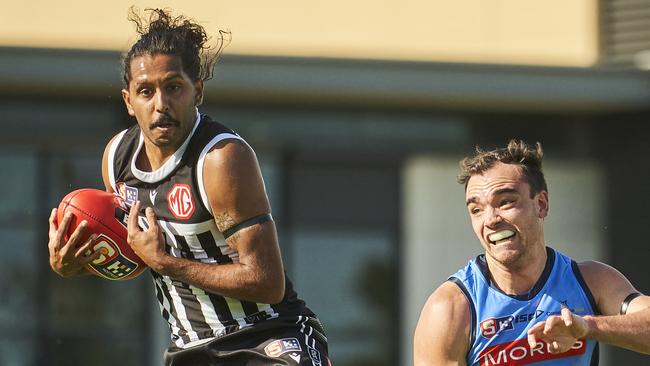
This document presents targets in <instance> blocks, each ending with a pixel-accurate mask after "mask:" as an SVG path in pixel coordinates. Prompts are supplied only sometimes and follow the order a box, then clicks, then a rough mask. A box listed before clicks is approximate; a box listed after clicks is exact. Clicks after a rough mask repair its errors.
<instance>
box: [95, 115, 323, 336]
mask: <svg viewBox="0 0 650 366" xmlns="http://www.w3.org/2000/svg"><path fill="white" fill-rule="evenodd" d="M143 139H144V137H143V136H142V133H141V132H140V128H139V126H138V125H137V124H136V125H134V126H132V127H131V128H129V129H127V130H124V131H122V132H121V133H119V134H118V135H117V136H116V138H115V139H114V140H113V142H112V143H111V145H110V147H109V154H108V177H109V180H110V184H111V186H112V188H113V190H114V192H117V193H118V194H120V195H122V196H123V197H124V198H125V200H126V202H127V204H133V203H135V201H136V200H139V201H141V202H142V204H143V206H144V207H147V206H149V207H153V208H154V210H155V212H156V216H157V218H158V224H159V225H160V227H161V228H162V230H163V233H164V236H165V240H166V249H167V251H168V253H170V254H171V255H173V256H175V257H179V258H187V259H191V260H196V261H201V262H204V263H214V264H216V265H219V264H224V263H233V262H235V263H236V262H237V261H238V260H239V257H238V254H237V252H235V251H234V250H233V249H232V248H230V247H229V246H228V245H227V244H226V242H225V240H224V238H223V235H222V234H221V233H220V232H219V230H218V229H217V226H216V224H215V221H214V218H213V216H212V212H211V208H210V205H209V202H208V198H207V195H206V192H205V188H204V186H203V163H204V159H205V156H206V154H207V153H208V152H209V151H210V150H211V148H212V147H214V145H215V144H217V143H218V142H219V141H222V140H224V139H239V140H242V139H241V137H240V136H239V135H237V134H236V133H234V132H233V131H232V130H230V129H229V128H227V127H225V126H223V125H221V124H219V123H217V122H215V121H212V120H211V119H210V118H209V117H208V116H205V115H199V114H198V112H197V120H196V123H195V125H194V129H193V130H192V132H191V133H190V135H189V136H188V138H187V139H186V140H185V142H184V143H183V145H182V146H181V147H180V148H179V149H178V150H177V151H176V153H175V154H174V155H173V156H172V157H170V158H169V159H168V160H167V161H166V162H165V164H164V165H163V166H162V167H160V168H159V169H157V170H156V171H153V172H146V171H142V170H140V169H138V168H137V167H136V165H135V160H136V159H135V157H136V156H137V155H138V153H139V152H140V150H141V149H142V146H143ZM242 141H243V140H242ZM139 221H140V225H142V226H143V227H144V226H146V225H147V224H146V219H145V217H144V215H143V214H142V213H141V214H140V218H139ZM151 274H152V276H153V280H154V284H155V288H156V297H157V298H158V302H159V303H160V310H161V312H162V316H163V318H165V320H166V321H167V322H168V323H169V327H170V329H171V333H172V342H173V343H174V344H175V345H176V346H178V347H180V348H186V347H189V346H192V345H195V344H199V343H201V342H204V341H207V340H209V339H212V338H214V337H219V336H223V335H225V334H229V333H232V332H234V331H237V330H239V329H243V328H247V327H251V326H254V325H255V324H256V323H259V322H263V321H266V320H269V319H275V318H279V317H285V316H289V317H291V316H293V317H296V316H301V315H302V316H314V314H313V313H312V312H311V311H310V310H309V309H308V308H307V307H306V306H305V303H304V302H303V301H302V300H300V299H298V298H297V295H296V293H295V291H294V290H293V286H292V284H291V282H290V281H289V279H288V278H287V277H286V276H285V279H286V280H285V281H286V284H285V288H286V292H285V296H284V299H283V300H282V302H280V303H279V304H275V305H269V304H260V303H253V302H248V301H240V300H237V299H233V298H229V297H225V296H220V295H217V294H213V293H208V292H206V291H204V290H203V289H201V288H198V287H195V286H192V285H189V284H186V283H183V282H180V281H176V280H174V279H173V278H170V277H168V276H162V275H160V274H158V273H156V272H154V271H151Z"/></svg>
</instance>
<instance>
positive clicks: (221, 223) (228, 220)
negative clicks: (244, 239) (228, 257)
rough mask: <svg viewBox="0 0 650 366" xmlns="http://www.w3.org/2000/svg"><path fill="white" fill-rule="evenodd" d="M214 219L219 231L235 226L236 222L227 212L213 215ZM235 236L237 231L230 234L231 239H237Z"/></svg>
mask: <svg viewBox="0 0 650 366" xmlns="http://www.w3.org/2000/svg"><path fill="white" fill-rule="evenodd" d="M214 221H215V222H216V223H217V229H219V231H220V232H222V233H223V232H224V231H226V230H228V229H230V228H231V227H233V226H235V224H236V223H235V220H234V219H233V218H232V216H230V215H228V213H227V212H224V213H220V214H217V215H216V216H215V217H214ZM237 237H238V235H237V233H235V234H234V235H232V236H231V238H232V239H237Z"/></svg>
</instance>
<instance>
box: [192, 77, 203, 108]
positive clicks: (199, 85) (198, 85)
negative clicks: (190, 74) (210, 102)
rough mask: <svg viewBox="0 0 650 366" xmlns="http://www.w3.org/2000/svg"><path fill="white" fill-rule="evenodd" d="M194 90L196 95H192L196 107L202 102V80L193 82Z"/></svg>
mask: <svg viewBox="0 0 650 366" xmlns="http://www.w3.org/2000/svg"><path fill="white" fill-rule="evenodd" d="M194 90H196V95H195V96H194V106H195V107H198V106H200V105H201V103H203V80H198V81H196V82H195V83H194Z"/></svg>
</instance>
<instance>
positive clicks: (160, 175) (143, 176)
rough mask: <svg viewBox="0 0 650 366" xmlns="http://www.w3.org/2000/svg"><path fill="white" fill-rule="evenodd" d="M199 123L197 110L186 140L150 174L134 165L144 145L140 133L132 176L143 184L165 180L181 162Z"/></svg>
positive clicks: (132, 164) (132, 163) (199, 117)
mask: <svg viewBox="0 0 650 366" xmlns="http://www.w3.org/2000/svg"><path fill="white" fill-rule="evenodd" d="M200 123H201V115H200V114H199V111H198V110H197V111H196V120H195V121H194V127H193V128H192V132H190V134H189V135H188V136H187V138H186V139H185V141H184V142H183V144H182V145H181V146H180V147H179V148H178V150H176V152H174V155H172V156H170V157H169V158H168V159H167V161H165V163H164V164H163V165H162V166H161V167H160V168H158V169H156V170H154V171H152V172H145V171H144V170H140V169H138V167H137V166H136V165H135V162H136V160H137V157H138V155H139V154H140V150H142V146H143V145H144V135H143V134H142V131H140V139H139V140H138V148H137V149H136V150H135V153H134V154H133V159H132V160H131V172H132V173H133V176H135V177H136V178H138V179H139V180H141V181H143V182H145V183H157V182H160V181H161V180H163V179H164V178H166V177H167V176H168V175H169V174H171V172H173V171H174V169H175V168H176V167H177V166H178V164H179V163H180V162H181V159H182V158H183V154H184V153H185V150H186V149H187V146H188V145H189V143H190V139H192V136H194V132H195V131H196V128H197V127H199V124H200Z"/></svg>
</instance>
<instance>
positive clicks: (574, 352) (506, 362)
mask: <svg viewBox="0 0 650 366" xmlns="http://www.w3.org/2000/svg"><path fill="white" fill-rule="evenodd" d="M586 350H587V342H585V340H584V339H579V340H578V341H576V343H575V344H574V345H573V346H572V347H571V348H570V349H569V350H568V351H567V352H564V353H555V354H554V353H551V352H550V349H549V345H548V344H547V343H546V342H543V341H537V344H536V345H535V347H534V348H530V346H529V345H528V339H520V340H516V341H513V342H508V343H502V344H498V345H496V346H494V347H490V348H487V349H485V350H483V352H481V353H480V354H479V359H480V363H481V366H518V365H528V364H531V363H536V362H541V361H546V360H554V359H558V358H567V357H574V356H579V355H582V354H584V353H585V351H586Z"/></svg>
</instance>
